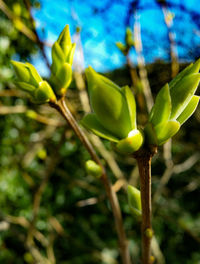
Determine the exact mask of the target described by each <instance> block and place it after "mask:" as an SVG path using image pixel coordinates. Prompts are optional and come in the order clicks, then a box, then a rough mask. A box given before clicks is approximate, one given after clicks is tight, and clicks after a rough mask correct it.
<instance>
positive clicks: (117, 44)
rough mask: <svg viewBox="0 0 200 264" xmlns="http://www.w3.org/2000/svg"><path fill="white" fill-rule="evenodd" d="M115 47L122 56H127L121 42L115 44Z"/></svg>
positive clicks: (125, 48)
mask: <svg viewBox="0 0 200 264" xmlns="http://www.w3.org/2000/svg"><path fill="white" fill-rule="evenodd" d="M116 46H117V48H118V49H119V50H120V51H121V52H122V53H123V54H124V55H126V54H127V51H128V50H127V47H126V46H125V45H124V44H123V43H121V42H116Z"/></svg>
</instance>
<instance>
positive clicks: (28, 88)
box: [16, 82, 35, 94]
mask: <svg viewBox="0 0 200 264" xmlns="http://www.w3.org/2000/svg"><path fill="white" fill-rule="evenodd" d="M16 85H17V86H18V87H19V88H20V89H22V90H24V91H26V92H29V93H30V94H31V93H32V92H34V91H35V86H33V85H31V84H28V83H25V82H16Z"/></svg>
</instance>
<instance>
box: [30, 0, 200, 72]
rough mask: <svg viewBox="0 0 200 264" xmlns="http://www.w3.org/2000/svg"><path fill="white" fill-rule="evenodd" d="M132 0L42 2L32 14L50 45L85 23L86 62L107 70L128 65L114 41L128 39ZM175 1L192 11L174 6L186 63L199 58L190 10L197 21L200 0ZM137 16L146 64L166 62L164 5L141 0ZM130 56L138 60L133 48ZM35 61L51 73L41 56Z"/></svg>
mask: <svg viewBox="0 0 200 264" xmlns="http://www.w3.org/2000/svg"><path fill="white" fill-rule="evenodd" d="M130 2H131V1H130V0H124V1H123V0H121V1H119V0H113V1H110V0H108V1H107V0H106V1H105V0H95V1H92V0H82V1H80V0H56V1H50V0H41V9H40V10H37V9H35V10H33V15H34V18H35V19H36V22H37V31H38V33H39V35H40V37H41V38H42V39H43V40H45V41H46V42H48V43H50V44H52V43H53V42H54V41H55V40H56V39H57V37H58V35H59V33H60V32H61V31H62V29H63V28H64V26H65V25H66V24H69V25H70V31H71V35H72V36H73V35H74V33H75V29H76V27H77V26H79V27H81V29H82V30H81V40H82V44H83V51H84V59H85V61H84V66H86V67H87V66H88V65H91V66H92V67H94V68H95V70H97V71H101V72H105V71H109V70H112V69H115V68H118V67H121V66H122V65H124V63H125V59H124V57H123V56H122V55H121V54H120V52H119V51H118V49H117V48H116V45H115V42H116V41H122V42H123V40H124V33H125V24H126V17H127V11H128V7H129V3H130ZM168 2H170V1H168ZM171 3H173V4H175V5H176V4H177V5H180V4H182V6H183V7H184V8H186V10H189V12H185V11H181V10H180V9H179V8H176V7H171V8H170V11H171V12H172V13H174V14H175V18H174V26H173V30H174V32H175V35H176V41H177V42H178V43H179V42H180V44H179V45H178V53H179V58H180V60H182V61H184V60H192V59H194V57H195V56H196V54H195V49H197V48H198V46H199V45H200V36H199V34H198V32H200V28H198V26H197V25H196V24H195V23H194V22H193V21H192V15H191V11H192V12H194V15H196V16H197V19H198V15H200V10H199V11H198V9H197V8H196V7H197V6H198V5H199V0H185V1H184V0H182V1H181V0H174V1H172V0H171ZM99 10H101V12H99ZM198 12H199V13H198ZM139 16H140V23H141V32H142V41H143V47H144V56H145V60H146V62H147V63H151V62H153V61H155V60H156V59H164V60H168V59H169V54H168V51H169V50H168V40H167V29H166V27H165V24H164V20H163V14H162V12H161V9H160V8H159V6H158V5H157V4H156V2H155V1H154V0H140V1H139ZM199 20H200V16H199ZM130 26H131V27H132V26H133V19H132V20H131V21H130ZM46 52H47V55H48V57H49V59H51V55H50V48H46ZM76 55H77V56H76V60H77V61H80V60H79V52H78V50H77V52H76ZM197 55H199V54H197ZM131 56H132V60H133V62H136V56H135V53H134V51H132V54H131ZM33 63H34V64H35V65H36V66H37V67H38V68H39V70H40V73H41V74H44V75H47V74H48V72H47V69H46V67H45V65H44V63H43V61H42V60H41V58H40V57H37V56H36V57H34V58H33Z"/></svg>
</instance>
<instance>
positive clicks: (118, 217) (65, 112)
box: [51, 98, 131, 264]
mask: <svg viewBox="0 0 200 264" xmlns="http://www.w3.org/2000/svg"><path fill="white" fill-rule="evenodd" d="M51 106H52V107H54V108H55V109H57V111H58V112H60V113H61V115H62V116H63V117H64V119H65V120H66V121H67V122H68V123H69V125H70V126H71V128H72V129H73V130H74V132H75V134H76V135H77V137H78V138H79V139H80V140H81V142H82V143H83V145H84V147H85V148H86V149H87V151H88V152H89V154H90V156H91V158H92V159H93V160H94V161H95V162H96V163H97V164H98V165H100V166H101V168H102V176H101V180H102V182H103V185H104V187H105V190H106V194H107V196H108V199H109V201H110V204H111V208H112V212H113V216H114V220H115V226H116V230H117V234H118V239H119V247H120V253H121V258H122V263H123V264H130V263H131V260H130V255H129V250H128V242H127V239H126V234H125V231H124V227H123V220H122V214H121V210H120V206H119V202H118V199H117V196H116V193H115V192H114V191H113V188H112V186H111V184H110V181H109V179H108V176H107V174H106V170H105V168H104V166H103V165H102V163H101V160H100V158H99V157H98V156H97V154H96V152H95V150H94V148H93V146H92V145H91V143H90V142H89V140H88V138H87V137H86V136H85V134H84V132H83V131H82V130H81V129H80V127H79V126H78V124H77V122H76V120H75V119H74V117H73V116H72V114H71V112H70V111H69V109H68V107H67V105H66V103H65V100H64V98H61V99H59V100H58V101H57V102H56V103H53V104H52V103H51Z"/></svg>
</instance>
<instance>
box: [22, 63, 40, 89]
mask: <svg viewBox="0 0 200 264" xmlns="http://www.w3.org/2000/svg"><path fill="white" fill-rule="evenodd" d="M25 64H26V66H27V67H28V68H29V70H30V73H31V75H32V78H33V79H34V81H35V82H36V84H38V83H39V82H41V81H42V78H41V76H40V75H39V73H38V72H37V70H36V68H35V67H34V66H33V65H32V64H30V63H28V62H26V63H25Z"/></svg>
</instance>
